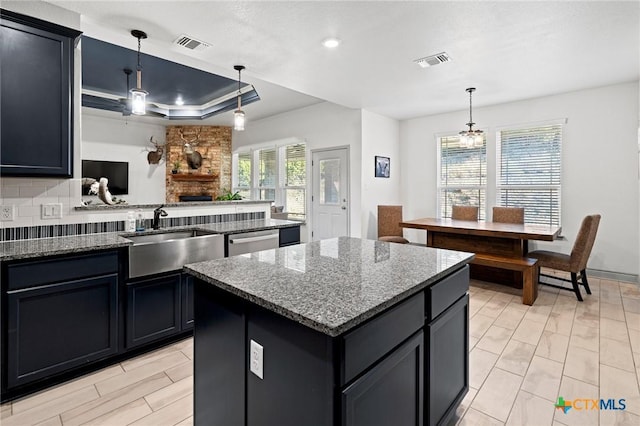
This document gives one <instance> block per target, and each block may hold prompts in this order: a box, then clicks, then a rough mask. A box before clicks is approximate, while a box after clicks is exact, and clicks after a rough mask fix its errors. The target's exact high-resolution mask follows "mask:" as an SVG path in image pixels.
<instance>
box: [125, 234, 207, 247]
mask: <svg viewBox="0 0 640 426" xmlns="http://www.w3.org/2000/svg"><path fill="white" fill-rule="evenodd" d="M205 235H211V234H207V233H205V232H201V231H169V232H162V233H158V234H147V235H134V236H131V237H125V238H126V239H127V240H129V241H133V245H138V244H149V243H159V242H162V241H169V240H182V239H184V238H193V237H200V236H205Z"/></svg>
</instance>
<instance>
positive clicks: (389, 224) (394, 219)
mask: <svg viewBox="0 0 640 426" xmlns="http://www.w3.org/2000/svg"><path fill="white" fill-rule="evenodd" d="M400 222H402V206H378V238H380V237H402V227H401V226H400Z"/></svg>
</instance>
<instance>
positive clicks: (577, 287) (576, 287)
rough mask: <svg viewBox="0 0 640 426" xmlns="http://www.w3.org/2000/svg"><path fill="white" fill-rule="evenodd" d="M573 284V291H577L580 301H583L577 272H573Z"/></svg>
mask: <svg viewBox="0 0 640 426" xmlns="http://www.w3.org/2000/svg"><path fill="white" fill-rule="evenodd" d="M571 284H573V291H574V292H575V293H576V297H577V298H578V301H579V302H582V295H581V294H580V287H579V286H578V275H577V274H576V273H575V272H572V273H571Z"/></svg>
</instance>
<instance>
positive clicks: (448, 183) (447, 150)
mask: <svg viewBox="0 0 640 426" xmlns="http://www.w3.org/2000/svg"><path fill="white" fill-rule="evenodd" d="M439 146H440V156H439V160H440V177H439V191H438V197H439V199H438V204H439V209H440V217H451V207H452V206H453V205H469V206H478V207H479V210H480V211H479V218H480V219H484V217H485V196H486V186H487V147H486V140H485V141H483V144H482V146H479V147H473V148H466V147H463V146H461V145H460V139H459V137H458V136H447V137H441V138H439Z"/></svg>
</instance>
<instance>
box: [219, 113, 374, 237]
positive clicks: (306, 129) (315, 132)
mask: <svg viewBox="0 0 640 426" xmlns="http://www.w3.org/2000/svg"><path fill="white" fill-rule="evenodd" d="M246 114H247V124H246V127H245V130H244V131H243V132H235V131H234V132H233V138H232V150H233V151H234V152H236V151H238V150H239V149H241V148H242V147H248V146H252V145H256V144H264V143H265V142H269V141H277V140H281V139H286V138H290V137H296V138H299V139H303V140H304V141H305V142H306V144H307V150H308V151H309V152H311V151H312V150H314V149H321V148H330V147H338V146H348V147H349V155H350V157H351V158H350V170H349V184H350V186H351V188H350V193H351V197H350V198H351V202H350V212H349V213H350V221H351V223H350V227H351V229H350V233H351V236H354V237H360V235H361V229H362V228H361V220H360V217H361V201H360V200H361V191H360V188H361V166H360V165H361V161H360V159H361V158H362V154H361V143H360V142H361V139H362V138H361V114H360V110H354V109H349V108H345V107H342V106H339V105H336V104H332V103H329V102H322V103H319V104H315V105H311V106H309V107H306V108H300V109H297V110H294V111H290V112H287V113H283V114H278V115H275V116H273V117H269V118H265V119H263V120H258V121H250V120H251V116H250V111H249V110H248V109H247V110H246ZM309 158H310V157H309ZM372 161H373V160H372ZM310 170H311V169H310V164H309V167H308V171H309V172H308V173H307V176H310V175H311V173H310ZM307 193H308V194H311V182H307ZM307 200H308V201H307V212H309V211H310V200H311V197H307ZM307 222H308V223H309V224H311V215H307ZM310 232H311V226H307V233H308V234H310ZM303 239H306V240H310V238H309V235H306V236H304V237H303Z"/></svg>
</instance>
